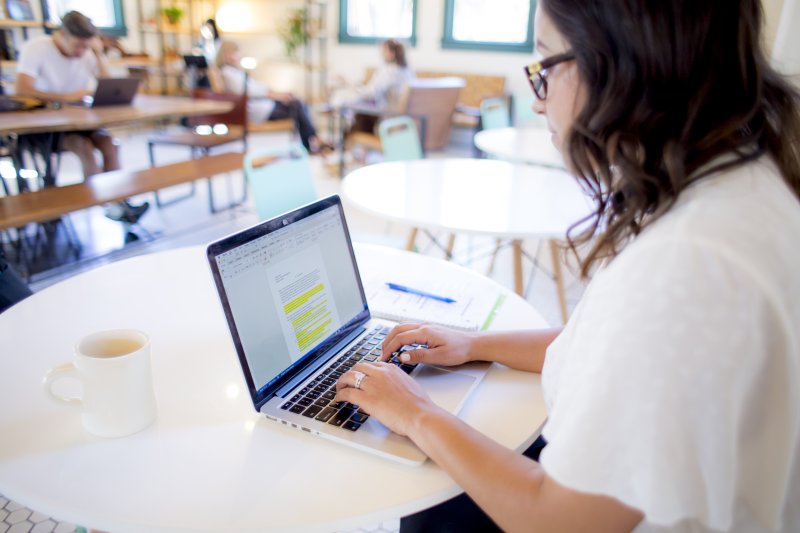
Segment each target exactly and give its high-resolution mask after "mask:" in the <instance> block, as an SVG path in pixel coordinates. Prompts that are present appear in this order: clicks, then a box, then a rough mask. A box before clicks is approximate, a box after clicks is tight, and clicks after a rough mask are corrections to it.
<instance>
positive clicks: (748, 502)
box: [337, 0, 800, 532]
mask: <svg viewBox="0 0 800 533" xmlns="http://www.w3.org/2000/svg"><path fill="white" fill-rule="evenodd" d="M762 18H763V16H762V10H761V5H760V3H759V2H758V0H673V1H659V2H653V1H645V0H621V1H617V2H608V1H601V0H581V1H576V0H540V1H539V2H538V6H537V13H536V21H535V34H536V49H537V52H538V54H540V56H541V57H542V59H540V60H539V61H538V62H536V63H533V64H532V65H529V66H528V67H527V68H526V75H527V77H528V79H529V80H530V84H531V87H532V90H533V92H534V93H535V95H536V97H537V100H536V103H535V104H534V110H535V111H536V112H538V113H540V114H543V115H544V116H545V117H546V118H547V122H548V125H549V128H550V130H551V132H552V138H553V142H554V144H555V145H556V146H557V147H558V148H559V149H560V150H561V151H562V153H563V155H564V157H565V161H566V162H567V165H568V167H569V168H570V170H571V171H572V173H574V174H575V176H576V177H577V179H578V180H579V181H580V182H581V183H582V184H583V185H584V187H585V190H586V191H587V193H588V194H590V195H591V196H592V197H593V198H594V205H595V210H594V213H593V214H592V215H591V216H589V217H587V219H585V220H583V221H580V222H578V223H577V224H576V225H575V226H573V228H572V229H571V230H570V231H569V233H568V235H567V242H568V249H569V250H570V251H571V252H572V253H574V254H575V255H576V256H577V258H578V261H579V264H580V270H581V274H582V276H583V277H585V278H589V277H591V282H590V283H589V285H588V287H587V289H586V291H585V293H584V296H583V299H582V301H581V302H580V303H579V305H578V306H577V308H576V309H575V311H574V313H573V315H572V316H571V318H570V320H569V322H568V323H567V325H566V326H565V327H564V328H563V330H562V329H553V330H546V331H542V330H540V331H528V332H514V333H511V332H497V333H484V334H465V333H459V332H454V331H448V330H446V329H442V328H438V327H430V326H425V325H420V324H405V325H401V326H398V327H396V328H395V329H394V330H393V331H392V332H391V333H390V334H389V335H388V336H387V337H386V339H385V340H384V346H383V353H384V354H390V353H392V352H395V351H397V350H398V349H399V348H400V347H401V346H404V345H409V344H413V343H419V344H423V345H427V348H422V349H417V350H412V351H409V352H405V353H404V354H403V355H402V356H401V357H402V358H403V359H404V360H405V361H407V362H412V363H417V362H424V363H431V364H439V365H455V364H460V363H463V362H466V361H470V360H488V361H496V362H498V363H502V364H505V365H508V366H511V367H514V368H517V369H523V370H529V371H531V372H541V373H542V385H543V391H544V396H545V401H546V404H547V407H548V421H547V423H546V424H545V426H544V428H543V430H542V435H543V437H544V439H545V440H546V446H545V447H544V449H543V450H542V451H541V456H540V457H539V459H540V462H539V463H537V462H535V461H532V460H530V459H528V458H526V457H524V456H521V455H518V454H516V453H514V452H513V451H512V450H508V449H505V448H503V447H501V446H500V445H498V444H496V443H494V442H493V441H491V440H490V439H488V438H486V437H485V436H483V435H481V434H479V433H478V432H476V431H475V430H473V429H472V428H470V427H469V426H467V425H466V424H464V423H462V422H460V421H459V420H458V419H457V418H455V417H453V416H451V415H450V414H448V413H446V412H444V411H443V410H441V409H440V408H439V407H437V406H436V405H435V404H433V403H432V402H431V401H430V399H429V398H428V397H427V396H426V395H425V394H424V392H423V391H422V390H421V389H420V388H419V387H418V386H417V385H416V384H415V383H414V381H413V380H411V379H410V378H409V377H408V376H407V375H406V374H405V373H404V372H403V371H402V370H400V369H399V368H396V367H395V366H394V365H391V364H387V363H383V362H380V363H359V364H358V365H356V366H355V367H354V368H353V370H351V371H350V372H348V373H346V374H345V375H343V376H342V377H341V378H340V380H339V383H338V384H337V388H338V393H337V399H338V400H341V401H348V402H352V403H354V404H357V405H359V406H360V407H361V408H362V409H363V410H364V411H366V412H369V413H370V414H372V415H373V416H374V417H376V418H378V419H379V420H380V421H382V422H383V423H384V424H386V425H387V426H388V427H389V428H391V429H392V430H394V431H395V432H397V433H400V434H403V435H407V436H408V437H409V438H411V439H412V440H413V441H414V442H415V443H416V444H417V445H418V446H419V447H420V448H421V449H422V450H423V451H424V452H425V453H427V454H428V456H429V457H430V458H431V459H432V460H433V461H434V462H436V463H437V464H438V465H439V466H440V467H441V468H443V469H444V470H445V471H446V472H447V473H448V474H449V475H451V476H452V477H453V479H454V480H455V481H456V482H457V483H458V484H459V485H461V486H462V487H463V488H464V490H465V491H466V493H467V495H468V496H469V497H471V498H472V500H474V502H475V503H476V504H477V506H479V507H480V509H482V511H477V510H476V509H477V508H476V507H474V506H472V507H471V504H470V501H469V500H468V499H467V498H466V497H464V498H461V499H460V500H459V501H451V502H449V503H447V504H445V505H444V506H440V507H439V508H438V509H435V510H431V511H429V512H423V513H421V514H418V515H415V516H414V517H411V518H406V519H403V521H402V522H401V530H403V531H405V530H415V529H416V530H420V531H423V530H430V531H486V530H492V529H496V528H498V527H499V528H502V529H503V530H542V531H562V530H563V531H593V532H596V531H631V530H633V529H636V531H759V532H760V531H785V532H789V531H800V506H798V505H797V502H798V501H800V370H799V369H800V305H799V304H798V302H800V277H798V274H797V273H798V272H800V247H798V246H797V235H800V200H799V197H800V110H799V109H798V102H799V99H800V97H798V94H797V92H796V91H795V90H794V89H793V88H792V87H791V86H790V85H789V84H788V83H787V82H786V81H785V80H784V79H783V78H781V77H780V76H779V75H778V74H777V73H776V72H775V71H774V70H773V69H772V68H771V67H770V66H769V64H768V62H767V59H766V57H765V56H764V52H763V50H762V48H761V25H762ZM384 358H385V357H384ZM356 384H358V386H356ZM510 422H512V421H510ZM542 442H543V441H542ZM482 512H485V513H486V514H487V515H488V516H486V515H482V514H481V513H482Z"/></svg>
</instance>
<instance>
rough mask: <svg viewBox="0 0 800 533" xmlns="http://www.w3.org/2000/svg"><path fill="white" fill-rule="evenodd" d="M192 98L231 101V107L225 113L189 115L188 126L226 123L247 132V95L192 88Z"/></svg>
mask: <svg viewBox="0 0 800 533" xmlns="http://www.w3.org/2000/svg"><path fill="white" fill-rule="evenodd" d="M191 94H192V98H197V99H202V100H216V101H221V102H231V103H232V104H233V109H231V110H230V111H228V112H226V113H216V114H212V115H199V116H196V117H190V118H189V119H188V125H189V126H190V127H194V126H202V125H209V124H210V125H214V124H226V125H228V126H239V127H241V128H242V129H243V130H244V131H245V132H247V95H246V94H237V93H227V92H226V93H218V92H214V91H212V90H211V89H201V88H197V89H192V92H191Z"/></svg>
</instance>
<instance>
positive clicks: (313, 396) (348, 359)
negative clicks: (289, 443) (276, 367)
mask: <svg viewBox="0 0 800 533" xmlns="http://www.w3.org/2000/svg"><path fill="white" fill-rule="evenodd" d="M389 331H391V328H389V327H384V326H377V327H375V328H374V329H373V330H371V331H369V332H368V333H367V334H366V335H364V337H363V338H362V339H361V340H359V341H358V342H357V343H356V344H354V345H353V346H352V347H351V348H350V349H349V350H347V352H345V354H344V355H342V356H341V357H339V358H338V359H337V360H336V361H334V363H333V364H332V365H330V366H329V367H328V368H326V369H325V370H323V371H322V372H321V373H320V374H319V375H318V376H316V377H315V378H314V379H313V380H311V381H310V382H308V383H307V384H306V386H305V387H303V388H302V389H300V391H298V392H297V394H295V395H294V396H292V397H291V398H290V399H289V401H287V402H286V403H284V404H283V405H282V406H281V409H284V410H286V411H290V412H292V413H297V414H302V415H303V416H307V417H308V418H313V419H315V420H319V421H320V422H327V423H328V424H331V425H334V426H337V427H342V428H344V429H348V430H350V431H356V430H357V429H358V428H360V427H361V425H362V424H363V423H364V422H366V421H367V419H368V418H369V414H367V413H365V412H364V411H363V410H361V409H359V407H358V406H357V405H353V404H352V403H348V402H335V401H334V397H335V396H336V381H338V379H339V378H340V377H341V376H342V374H344V373H345V372H347V371H348V370H350V369H351V368H353V366H355V365H356V363H358V362H360V361H377V360H378V358H379V357H380V355H381V346H382V344H383V339H384V338H386V335H387V334H388V333H389ZM420 346H421V345H412V346H407V347H406V346H404V347H403V350H402V351H407V350H411V349H414V348H418V347H420ZM398 356H399V353H395V354H393V355H392V358H391V359H390V360H389V362H390V363H394V364H396V365H398V366H399V367H400V368H401V369H402V370H403V371H404V372H405V373H406V374H410V373H411V371H412V370H414V368H416V366H417V365H409V364H404V363H402V362H401V361H400V359H399V358H398Z"/></svg>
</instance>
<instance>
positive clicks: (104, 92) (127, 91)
mask: <svg viewBox="0 0 800 533" xmlns="http://www.w3.org/2000/svg"><path fill="white" fill-rule="evenodd" d="M141 81H142V78H98V79H97V88H96V89H95V90H94V96H92V97H89V98H86V99H85V101H84V103H85V104H86V105H88V106H89V107H102V106H109V105H129V104H130V103H131V102H133V97H134V96H136V91H137V89H138V88H139V83H140V82H141Z"/></svg>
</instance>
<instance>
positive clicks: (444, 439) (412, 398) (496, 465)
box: [336, 363, 643, 532]
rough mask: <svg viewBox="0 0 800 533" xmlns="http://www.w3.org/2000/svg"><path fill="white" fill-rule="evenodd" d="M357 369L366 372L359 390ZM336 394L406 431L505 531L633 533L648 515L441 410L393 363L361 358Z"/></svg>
mask: <svg viewBox="0 0 800 533" xmlns="http://www.w3.org/2000/svg"><path fill="white" fill-rule="evenodd" d="M355 371H358V372H363V373H364V374H365V377H364V378H363V379H362V380H361V383H360V388H359V389H356V388H354V386H355ZM336 388H337V395H336V399H337V400H340V401H347V402H351V403H353V404H357V405H359V406H360V407H361V408H362V409H363V410H364V411H366V412H368V413H370V414H371V415H372V416H374V417H376V418H377V419H378V420H380V421H381V422H382V423H384V424H385V425H386V426H388V427H389V428H390V429H391V430H392V431H395V432H396V433H399V434H401V435H406V436H408V437H409V438H411V440H413V441H414V443H416V444H417V446H419V447H420V449H421V450H422V451H424V452H425V453H426V454H427V455H428V457H430V459H431V460H432V461H434V462H435V463H436V464H438V465H439V466H440V467H441V468H442V469H444V470H445V471H446V472H447V473H448V474H449V475H450V476H452V478H453V479H454V480H455V482H456V483H457V484H458V485H460V486H461V487H463V488H464V490H465V491H466V492H467V493H468V494H469V495H470V496H471V497H472V498H473V499H474V500H475V501H476V502H477V504H478V505H479V506H480V507H481V508H482V509H483V510H484V511H486V512H487V513H488V514H489V516H491V517H492V519H493V520H495V521H496V522H497V524H498V525H499V526H500V527H501V528H502V529H503V530H506V531H531V530H537V531H539V530H540V531H556V532H557V531H593V532H606V531H608V532H624V531H630V530H632V529H633V528H634V527H635V526H636V524H638V523H639V522H640V521H641V520H642V518H643V515H642V514H641V513H640V512H639V511H637V510H635V509H633V508H630V507H628V506H626V505H624V504H622V503H621V502H619V501H617V500H615V499H613V498H609V497H606V496H600V495H592V494H585V493H581V492H578V491H575V490H572V489H568V488H566V487H563V486H561V485H559V484H558V483H557V482H555V481H554V480H553V479H552V478H550V477H549V476H547V474H546V473H545V471H544V470H543V469H542V467H541V466H540V465H539V464H538V463H536V462H534V461H532V460H530V459H528V458H527V457H524V456H522V455H520V454H518V453H516V452H514V451H512V450H509V449H507V448H505V447H503V446H501V445H499V444H498V443H496V442H494V441H492V440H491V439H489V438H488V437H486V436H484V435H482V434H481V433H479V432H477V431H475V430H474V429H473V428H471V427H470V426H468V425H467V424H465V423H464V422H462V421H461V420H459V419H458V418H456V417H455V416H453V415H451V414H450V413H448V412H446V411H444V410H442V409H441V408H440V407H438V406H437V405H435V404H434V403H433V402H432V401H431V400H430V398H428V396H427V395H426V394H425V392H424V391H423V390H422V388H421V387H420V385H419V384H418V383H417V382H415V381H414V380H413V379H412V378H410V377H409V376H408V375H406V374H405V372H403V371H402V370H401V369H400V368H398V367H397V366H395V365H393V364H387V363H359V364H358V365H356V366H355V367H354V368H353V370H351V371H350V372H347V373H346V374H344V375H343V376H342V377H341V378H340V379H339V382H338V383H337V384H336Z"/></svg>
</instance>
